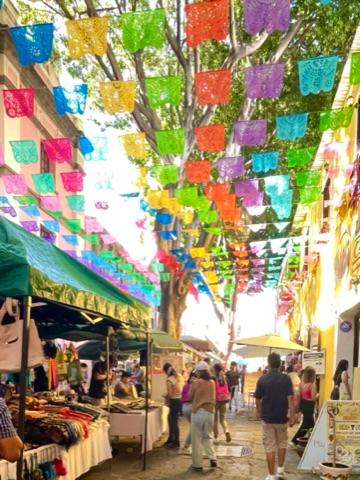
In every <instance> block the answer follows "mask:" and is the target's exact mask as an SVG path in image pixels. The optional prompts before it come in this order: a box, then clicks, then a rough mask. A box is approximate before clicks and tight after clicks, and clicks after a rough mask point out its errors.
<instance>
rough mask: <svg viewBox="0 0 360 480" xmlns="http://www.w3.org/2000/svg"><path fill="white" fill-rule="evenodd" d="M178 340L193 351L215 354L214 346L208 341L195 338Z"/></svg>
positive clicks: (185, 337) (188, 337) (187, 337)
mask: <svg viewBox="0 0 360 480" xmlns="http://www.w3.org/2000/svg"><path fill="white" fill-rule="evenodd" d="M180 340H181V341H182V342H183V343H186V345H189V346H190V347H192V348H195V350H200V351H201V352H217V348H216V347H215V345H214V344H213V343H212V342H211V341H210V340H208V339H206V340H204V339H202V338H196V337H192V336H184V337H181V338H180Z"/></svg>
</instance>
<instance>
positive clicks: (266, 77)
mask: <svg viewBox="0 0 360 480" xmlns="http://www.w3.org/2000/svg"><path fill="white" fill-rule="evenodd" d="M284 73H285V64H284V63H265V64H260V65H252V66H251V67H246V68H245V90H246V95H247V97H249V98H251V99H255V98H276V97H279V96H280V95H281V91H282V87H283V82H284Z"/></svg>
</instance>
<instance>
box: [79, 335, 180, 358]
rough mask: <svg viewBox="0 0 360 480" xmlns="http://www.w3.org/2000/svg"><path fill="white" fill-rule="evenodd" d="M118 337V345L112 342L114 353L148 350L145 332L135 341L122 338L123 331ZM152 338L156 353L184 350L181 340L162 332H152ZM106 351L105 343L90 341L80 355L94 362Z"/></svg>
mask: <svg viewBox="0 0 360 480" xmlns="http://www.w3.org/2000/svg"><path fill="white" fill-rule="evenodd" d="M116 335H117V338H118V341H117V343H116V344H115V343H114V342H112V344H113V347H114V346H115V348H111V350H112V351H113V352H115V353H116V352H118V353H120V352H138V351H140V350H146V341H144V333H143V332H142V333H141V332H139V335H138V337H137V338H134V339H126V338H122V331H121V330H120V331H118V332H117V334H116ZM135 335H136V333H135ZM150 338H151V342H152V348H153V350H154V351H155V352H156V351H159V350H169V351H170V352H180V351H183V350H184V344H183V343H182V342H180V340H177V339H176V338H174V337H172V336H171V335H169V334H168V333H166V332H163V331H162V330H151V332H150ZM145 339H146V335H145ZM105 350H106V343H105V341H98V340H90V341H89V342H86V343H84V344H83V345H81V346H80V347H79V349H78V353H79V356H80V358H82V359H87V360H94V359H97V358H99V356H100V354H101V353H104V352H105Z"/></svg>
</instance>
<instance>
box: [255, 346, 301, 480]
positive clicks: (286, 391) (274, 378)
mask: <svg viewBox="0 0 360 480" xmlns="http://www.w3.org/2000/svg"><path fill="white" fill-rule="evenodd" d="M280 366H281V359H280V355H278V354H277V353H271V354H270V355H269V356H268V368H269V373H266V374H265V375H263V376H262V377H260V378H259V380H258V382H257V385H256V390H255V395H254V396H255V399H256V413H257V417H258V418H259V419H261V420H262V431H263V445H264V449H265V453H266V460H267V465H268V471H269V475H268V476H267V477H266V480H275V478H277V479H284V478H285V473H284V464H285V457H286V448H287V443H288V432H287V424H288V423H289V425H290V426H293V425H294V423H295V416H294V392H293V386H292V383H291V380H290V378H289V377H288V376H287V375H283V374H282V373H280ZM288 412H289V419H288ZM276 455H277V457H278V468H277V476H276V477H275V461H276Z"/></svg>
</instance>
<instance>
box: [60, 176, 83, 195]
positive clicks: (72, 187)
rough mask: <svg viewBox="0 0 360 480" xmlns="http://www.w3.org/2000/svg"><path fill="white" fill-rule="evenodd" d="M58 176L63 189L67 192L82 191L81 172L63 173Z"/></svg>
mask: <svg viewBox="0 0 360 480" xmlns="http://www.w3.org/2000/svg"><path fill="white" fill-rule="evenodd" d="M60 175H61V179H62V182H63V185H64V189H65V190H66V191H67V192H71V193H78V192H82V191H83V189H84V185H83V177H84V174H83V172H79V171H72V172H63V173H61V174H60Z"/></svg>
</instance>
